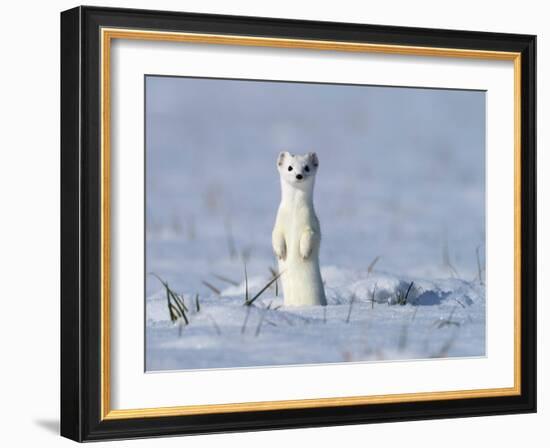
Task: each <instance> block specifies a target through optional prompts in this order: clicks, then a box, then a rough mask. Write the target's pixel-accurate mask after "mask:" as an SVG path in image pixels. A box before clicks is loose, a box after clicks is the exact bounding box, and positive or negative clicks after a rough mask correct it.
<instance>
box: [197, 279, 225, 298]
mask: <svg viewBox="0 0 550 448" xmlns="http://www.w3.org/2000/svg"><path fill="white" fill-rule="evenodd" d="M202 284H203V285H204V286H206V287H207V288H209V289H211V290H212V291H213V292H214V293H215V294H216V295H218V296H221V295H222V292H221V291H220V290H219V289H218V288H216V287H215V286H214V285H212V284H211V283H208V282H207V281H206V280H203V281H202Z"/></svg>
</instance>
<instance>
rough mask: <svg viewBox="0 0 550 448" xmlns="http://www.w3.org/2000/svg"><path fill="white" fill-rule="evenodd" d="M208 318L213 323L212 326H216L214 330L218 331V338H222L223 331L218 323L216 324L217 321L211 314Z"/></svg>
mask: <svg viewBox="0 0 550 448" xmlns="http://www.w3.org/2000/svg"><path fill="white" fill-rule="evenodd" d="M208 318H209V319H210V320H211V321H212V325H213V326H214V329H215V330H216V334H217V335H218V336H221V334H222V331H221V330H220V327H219V326H218V323H217V322H216V319H214V318H213V317H212V316H211V315H210V314H208Z"/></svg>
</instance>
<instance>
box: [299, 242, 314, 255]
mask: <svg viewBox="0 0 550 448" xmlns="http://www.w3.org/2000/svg"><path fill="white" fill-rule="evenodd" d="M312 250H313V245H312V244H311V239H310V238H308V237H306V238H302V240H301V241H300V255H301V257H302V259H303V260H305V259H307V258H309V256H310V255H311V252H312Z"/></svg>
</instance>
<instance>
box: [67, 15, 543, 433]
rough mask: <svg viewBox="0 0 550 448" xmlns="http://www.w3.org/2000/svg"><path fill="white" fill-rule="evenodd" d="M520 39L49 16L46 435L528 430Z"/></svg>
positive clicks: (529, 84) (526, 127) (528, 105)
mask: <svg viewBox="0 0 550 448" xmlns="http://www.w3.org/2000/svg"><path fill="white" fill-rule="evenodd" d="M535 142H536V36H533V35H526V34H506V33H502V32H499V33H491V32H482V33H481V32H479V31H458V30H445V29H427V28H408V27H396V26H390V25H368V24H352V23H337V22H312V21H307V20H285V19H278V18H259V17H248V16H247V17H237V16H220V15H205V14H195V13H192V14H190V13H185V12H173V11H145V10H124V9H118V8H117V9H111V8H100V7H85V6H81V7H76V8H73V9H70V10H68V11H64V12H63V13H62V14H61V235H62V240H61V241H62V244H61V324H62V325H61V434H62V435H63V436H65V437H68V438H70V439H72V440H77V441H92V440H105V439H127V438H144V437H158V436H167V435H171V436H173V435H186V434H203V433H213V432H233V431H247V430H268V429H283V428H287V429H290V428H299V427H317V426H331V425H342V424H356V423H375V422H390V421H404V420H411V419H412V420H416V419H433V418H449V417H473V416H481V415H500V414H509V413H527V412H536V395H537V394H536V386H537V377H536V371H537V369H536V353H537V346H536V331H537V330H536V329H537V327H536V322H537V319H536V300H535V299H536V285H537V281H536V272H537V265H536V260H537V254H536V147H535V146H536V145H535Z"/></svg>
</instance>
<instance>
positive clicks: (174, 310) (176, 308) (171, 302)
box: [150, 272, 189, 325]
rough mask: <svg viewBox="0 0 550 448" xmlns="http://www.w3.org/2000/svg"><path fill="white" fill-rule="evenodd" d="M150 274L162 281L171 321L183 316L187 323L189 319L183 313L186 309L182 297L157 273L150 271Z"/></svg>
mask: <svg viewBox="0 0 550 448" xmlns="http://www.w3.org/2000/svg"><path fill="white" fill-rule="evenodd" d="M150 275H152V276H153V277H155V278H156V279H158V281H159V282H161V283H162V285H163V286H164V289H165V290H166V301H167V306H168V312H169V313H170V320H171V321H172V322H175V321H177V320H178V318H183V320H184V321H185V324H186V325H188V324H189V320H188V319H187V315H186V313H185V312H186V311H188V309H187V307H186V306H185V302H184V300H183V297H180V296H179V295H178V294H176V293H175V292H174V291H172V289H170V286H168V282H166V281H164V280H163V279H162V278H160V277H159V276H158V275H157V274H155V273H154V272H151V273H150Z"/></svg>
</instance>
